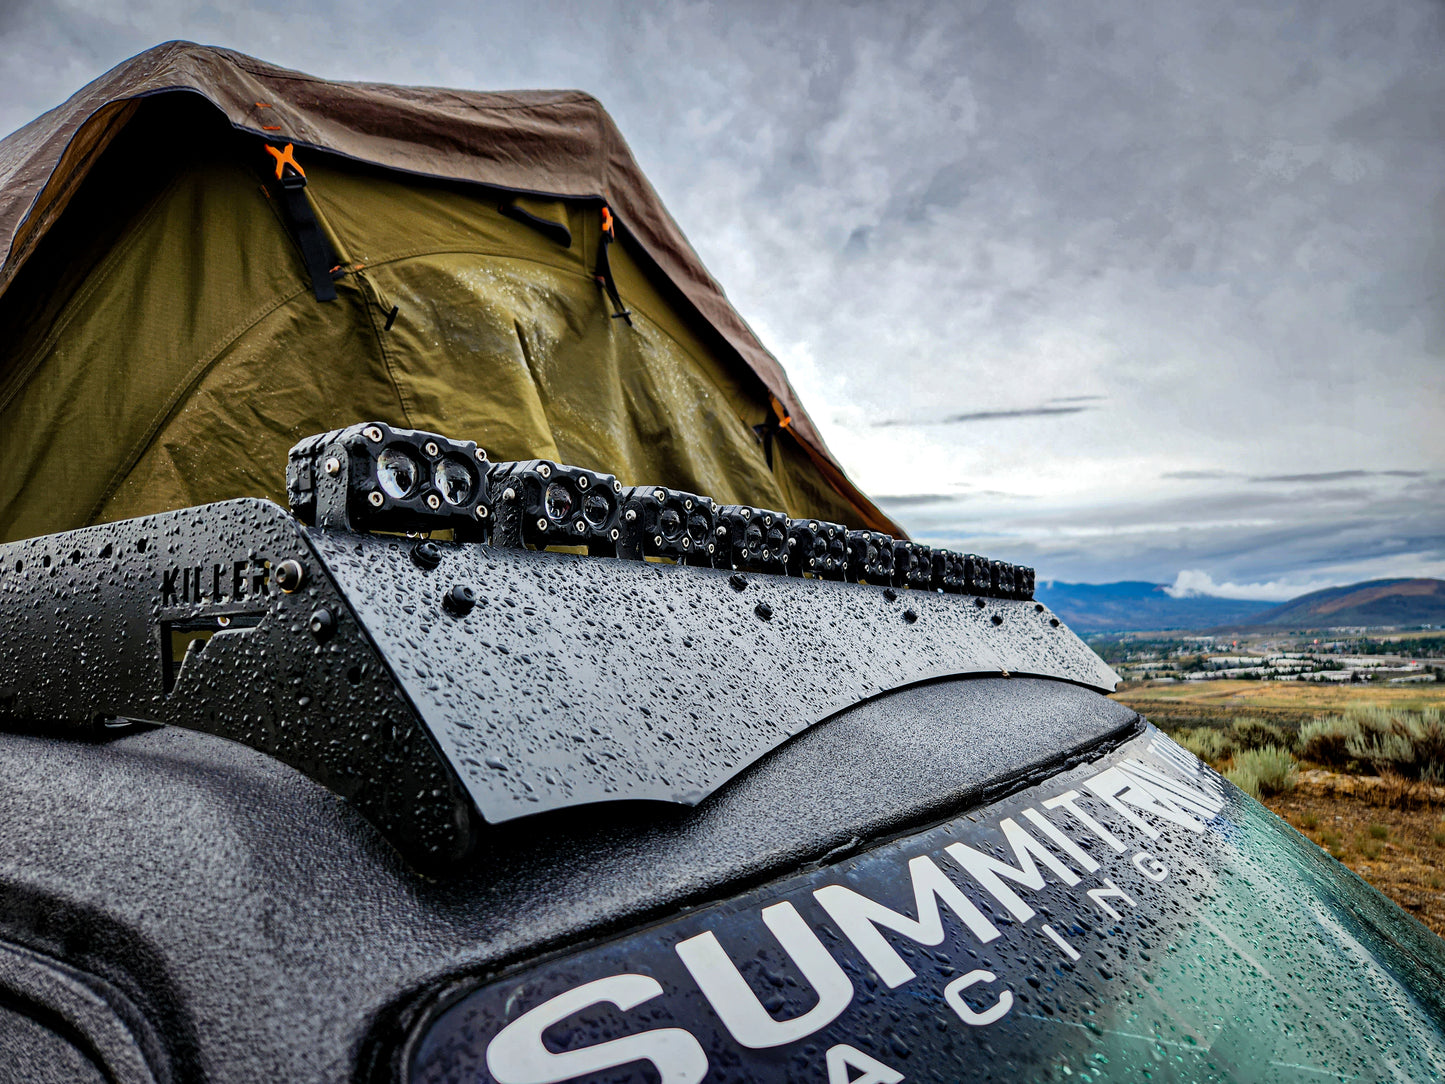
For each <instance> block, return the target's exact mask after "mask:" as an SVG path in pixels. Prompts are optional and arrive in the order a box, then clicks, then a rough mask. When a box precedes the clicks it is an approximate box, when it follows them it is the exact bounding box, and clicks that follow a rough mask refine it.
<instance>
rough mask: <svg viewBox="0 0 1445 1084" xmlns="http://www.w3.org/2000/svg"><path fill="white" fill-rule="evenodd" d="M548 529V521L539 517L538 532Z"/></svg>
mask: <svg viewBox="0 0 1445 1084" xmlns="http://www.w3.org/2000/svg"><path fill="white" fill-rule="evenodd" d="M546 529H547V521H546V519H545V518H543V517H541V516H538V517H537V530H539V531H545V530H546Z"/></svg>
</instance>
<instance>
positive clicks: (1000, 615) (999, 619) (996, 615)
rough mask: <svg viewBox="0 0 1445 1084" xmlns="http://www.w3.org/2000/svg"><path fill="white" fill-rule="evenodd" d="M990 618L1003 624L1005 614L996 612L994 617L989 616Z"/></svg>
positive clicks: (998, 623) (997, 623) (996, 622)
mask: <svg viewBox="0 0 1445 1084" xmlns="http://www.w3.org/2000/svg"><path fill="white" fill-rule="evenodd" d="M989 620H990V621H992V622H993V623H994V624H995V625H1002V624H1003V614H994V615H993V617H991V618H989Z"/></svg>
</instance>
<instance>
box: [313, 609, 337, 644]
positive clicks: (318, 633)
mask: <svg viewBox="0 0 1445 1084" xmlns="http://www.w3.org/2000/svg"><path fill="white" fill-rule="evenodd" d="M306 625H307V628H309V629H310V630H311V635H312V636H314V637H316V642H317V643H320V644H324V643H325V642H326V641H327V640H329V639H331V637H333V636H335V635H336V615H335V614H334V613H332V612H331V611H330V610H329V609H327V608H326V607H325V606H318V607H317V608H316V610H315V611H313V613H312V614H311V620H310V621H308V622H307V623H306Z"/></svg>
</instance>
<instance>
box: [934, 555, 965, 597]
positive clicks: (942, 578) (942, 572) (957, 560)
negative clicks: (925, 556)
mask: <svg viewBox="0 0 1445 1084" xmlns="http://www.w3.org/2000/svg"><path fill="white" fill-rule="evenodd" d="M967 562H968V559H967V558H966V557H964V555H963V554H961V553H954V552H953V551H952V550H942V549H935V550H934V551H933V589H934V590H935V591H944V592H947V593H948V594H951V595H958V594H962V593H963V592H964V591H967V590H968V571H967Z"/></svg>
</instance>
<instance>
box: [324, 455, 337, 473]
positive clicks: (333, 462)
mask: <svg viewBox="0 0 1445 1084" xmlns="http://www.w3.org/2000/svg"><path fill="white" fill-rule="evenodd" d="M321 469H322V470H324V471H325V472H326V473H327V474H340V473H341V460H339V459H337V458H336V457H335V456H334V455H333V456H331V457H329V458H328V459H327V460H326V462H325V463H323V464H321Z"/></svg>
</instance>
